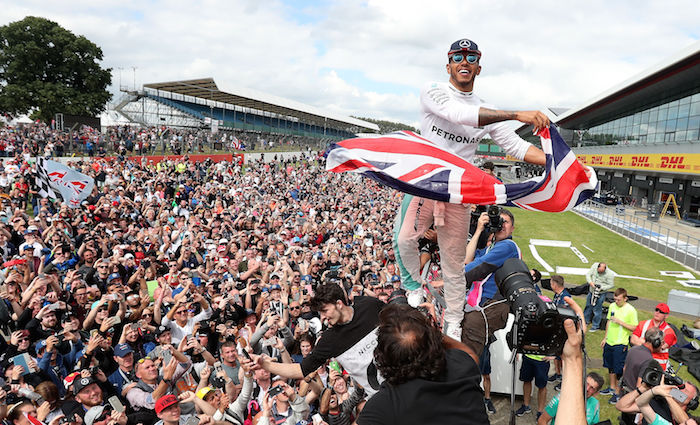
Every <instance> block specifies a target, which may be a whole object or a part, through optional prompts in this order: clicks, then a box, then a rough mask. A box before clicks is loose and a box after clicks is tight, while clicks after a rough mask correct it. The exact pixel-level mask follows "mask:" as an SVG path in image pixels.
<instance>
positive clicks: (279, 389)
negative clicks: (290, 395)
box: [267, 385, 284, 397]
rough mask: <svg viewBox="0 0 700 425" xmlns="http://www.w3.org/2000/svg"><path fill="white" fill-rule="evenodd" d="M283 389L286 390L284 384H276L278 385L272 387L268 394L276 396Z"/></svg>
mask: <svg viewBox="0 0 700 425" xmlns="http://www.w3.org/2000/svg"><path fill="white" fill-rule="evenodd" d="M282 391H284V387H283V386H282V385H278V386H276V387H272V388H270V390H269V391H268V392H267V394H268V395H269V396H270V397H274V396H276V395H278V394H280V393H282Z"/></svg>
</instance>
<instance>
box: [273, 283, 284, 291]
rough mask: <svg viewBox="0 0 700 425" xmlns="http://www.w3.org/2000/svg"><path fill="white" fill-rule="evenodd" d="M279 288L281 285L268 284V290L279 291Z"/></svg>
mask: <svg viewBox="0 0 700 425" xmlns="http://www.w3.org/2000/svg"><path fill="white" fill-rule="evenodd" d="M281 289H282V287H281V286H279V285H277V284H274V285H272V286H270V292H272V291H275V290H277V291H279V290H281Z"/></svg>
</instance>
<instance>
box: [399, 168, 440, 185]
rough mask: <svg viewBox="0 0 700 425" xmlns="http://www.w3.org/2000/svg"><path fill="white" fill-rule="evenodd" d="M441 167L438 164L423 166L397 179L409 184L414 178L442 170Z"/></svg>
mask: <svg viewBox="0 0 700 425" xmlns="http://www.w3.org/2000/svg"><path fill="white" fill-rule="evenodd" d="M443 167H444V166H443V165H440V164H423V165H421V166H420V167H418V168H416V169H415V170H413V171H411V172H408V173H406V174H404V175H403V176H401V177H399V180H402V181H405V182H409V181H411V180H413V179H415V178H416V177H422V176H424V175H426V174H428V173H431V172H433V171H434V170H436V169H438V168H443Z"/></svg>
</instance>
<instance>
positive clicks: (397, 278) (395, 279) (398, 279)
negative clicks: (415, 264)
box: [391, 275, 401, 282]
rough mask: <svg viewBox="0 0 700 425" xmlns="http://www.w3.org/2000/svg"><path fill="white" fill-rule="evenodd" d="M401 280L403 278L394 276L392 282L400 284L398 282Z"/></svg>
mask: <svg viewBox="0 0 700 425" xmlns="http://www.w3.org/2000/svg"><path fill="white" fill-rule="evenodd" d="M400 280H401V278H400V277H398V276H396V275H394V276H392V277H391V281H392V282H398V281H400Z"/></svg>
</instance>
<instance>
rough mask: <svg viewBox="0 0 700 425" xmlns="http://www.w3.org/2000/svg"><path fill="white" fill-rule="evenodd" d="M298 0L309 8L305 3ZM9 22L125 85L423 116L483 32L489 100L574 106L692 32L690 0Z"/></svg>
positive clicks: (17, 13)
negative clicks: (206, 87)
mask: <svg viewBox="0 0 700 425" xmlns="http://www.w3.org/2000/svg"><path fill="white" fill-rule="evenodd" d="M299 3H301V4H302V6H301V7H302V8H301V9H295V7H299V6H298V4H299ZM0 9H2V10H3V14H2V17H1V18H0V24H5V23H8V22H11V21H15V20H19V19H22V18H23V17H24V16H26V15H35V16H42V17H46V18H48V19H52V20H55V21H57V22H58V23H59V24H61V25H62V26H64V27H66V28H68V29H70V30H71V31H73V32H74V33H77V34H83V35H85V36H86V37H88V38H89V39H90V40H92V41H94V42H95V43H97V44H98V45H99V46H101V47H102V49H103V51H104V55H105V60H104V65H105V66H108V67H112V68H114V69H115V72H114V84H115V90H116V85H117V84H118V70H117V68H124V69H123V70H122V71H121V77H122V83H123V84H126V83H128V84H132V81H133V77H134V73H133V71H132V69H131V67H132V66H136V67H137V70H136V82H137V84H139V85H140V84H142V83H145V82H157V81H169V80H177V79H185V78H197V77H213V78H214V79H215V80H216V81H217V82H218V83H219V84H220V85H221V86H223V87H240V86H242V87H249V88H252V89H255V90H258V91H262V92H269V93H272V94H275V95H278V96H282V97H287V98H290V99H293V100H296V101H300V102H304V103H309V104H312V105H314V106H317V107H320V108H323V109H327V110H329V111H333V112H338V113H344V114H352V115H359V116H369V117H374V118H380V119H395V120H401V121H403V122H406V123H409V124H414V125H415V124H416V123H417V121H418V119H419V111H418V90H419V89H420V87H421V86H422V85H423V84H424V83H425V82H426V81H429V80H445V79H446V78H447V75H446V73H445V68H444V65H445V62H446V52H447V49H448V47H449V45H450V43H451V42H452V41H454V40H456V39H458V38H461V37H469V38H471V39H473V40H474V41H476V42H477V43H478V44H479V46H480V48H481V50H482V52H483V58H482V66H483V71H482V73H481V75H480V76H479V77H478V79H477V83H476V91H477V93H478V94H479V95H480V97H482V98H484V99H485V100H487V101H488V102H491V103H494V104H496V105H499V106H501V107H510V108H544V107H546V106H575V105H577V104H580V103H582V102H583V101H585V100H587V99H589V98H591V97H593V96H595V95H597V94H598V93H600V92H601V91H603V90H605V89H608V88H610V87H612V86H613V85H615V84H618V83H620V82H621V81H623V80H625V79H628V78H630V77H631V76H633V75H634V74H637V73H639V72H641V71H643V70H644V69H645V68H647V67H649V66H651V65H654V64H656V63H657V62H659V61H661V60H663V59H664V58H665V57H667V56H669V55H671V54H673V53H674V52H675V51H677V50H680V49H681V48H683V47H685V46H687V45H688V44H690V43H692V42H693V41H696V40H697V39H698V38H699V37H700V35H699V34H698V30H697V22H699V21H700V19H699V18H700V9H699V8H697V6H696V3H695V2H693V1H690V0H679V1H671V2H654V1H638V2H618V3H616V2H612V3H611V2H607V1H603V0H591V1H589V2H585V3H581V2H579V3H570V2H555V1H531V2H518V1H515V0H510V1H505V2H493V1H488V0H472V1H465V0H461V1H459V0H444V1H442V0H438V1H434V2H427V3H426V2H425V1H418V0H415V1H414V0H410V1H408V0H336V1H331V0H318V1H315V2H312V3H308V2H298V1H296V2H295V3H294V4H291V3H290V4H287V3H285V2H284V1H282V0H273V1H268V2H259V1H256V0H247V1H241V0H232V1H228V2H225V1H213V0H210V1H204V2H195V3H193V2H187V1H184V0H172V1H164V0H155V1H149V2H141V1H135V0H127V1H121V2H116V1H109V2H107V1H105V2H94V1H87V0H79V1H70V2H52V1H48V0H45V1H38V0H34V1H32V0H29V1H23V2H21V3H19V2H9V1H7V0H0Z"/></svg>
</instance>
